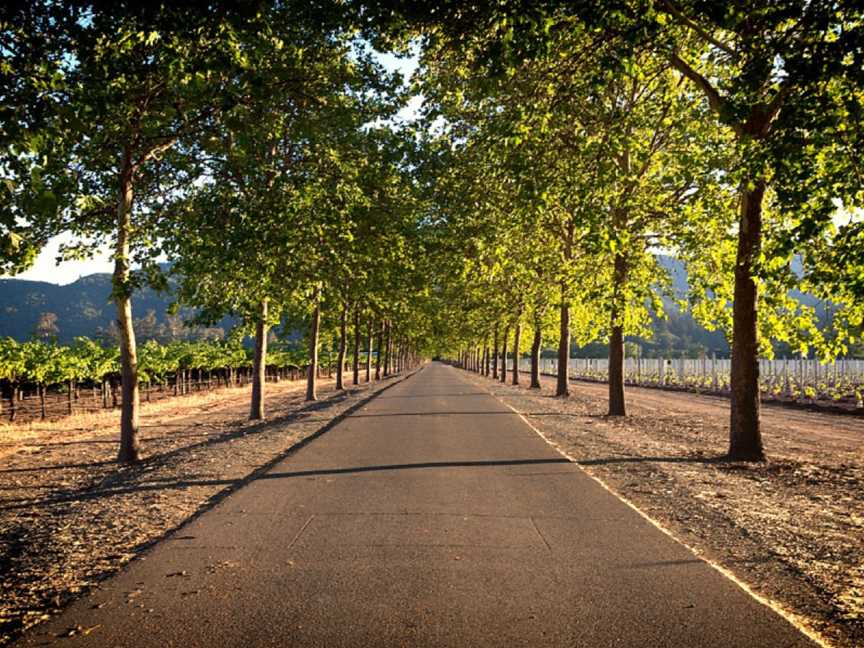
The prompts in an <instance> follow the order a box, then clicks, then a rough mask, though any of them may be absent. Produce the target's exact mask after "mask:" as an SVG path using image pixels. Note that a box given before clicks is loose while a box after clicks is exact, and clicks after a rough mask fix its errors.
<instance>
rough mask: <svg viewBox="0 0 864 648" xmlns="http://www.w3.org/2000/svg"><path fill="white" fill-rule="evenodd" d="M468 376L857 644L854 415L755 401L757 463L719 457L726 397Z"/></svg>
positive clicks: (859, 532) (783, 598) (843, 642)
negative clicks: (759, 421)
mask: <svg viewBox="0 0 864 648" xmlns="http://www.w3.org/2000/svg"><path fill="white" fill-rule="evenodd" d="M472 379H473V380H475V381H476V382H477V384H478V385H479V386H482V387H483V388H486V389H489V390H491V391H492V392H493V393H494V394H496V395H497V396H498V397H499V398H501V399H503V400H504V401H505V402H507V403H509V404H510V405H512V406H513V407H514V408H516V409H517V410H518V411H519V412H521V413H523V414H524V415H525V416H526V417H527V418H528V420H529V421H530V422H531V423H532V424H533V425H535V426H536V427H537V428H538V429H539V430H540V431H541V432H542V433H543V434H544V435H545V436H546V437H547V438H548V439H549V440H550V441H552V442H553V443H555V444H557V445H558V446H559V447H560V448H561V449H562V450H564V451H565V452H567V453H568V454H569V455H570V456H572V457H574V458H575V459H576V460H577V461H578V462H579V463H580V464H581V465H582V466H583V467H584V468H585V469H586V470H587V471H588V472H589V473H591V474H593V475H595V476H596V477H598V478H600V479H601V480H602V481H603V482H604V483H606V484H607V485H608V486H609V487H610V488H611V489H612V490H614V491H616V492H618V493H619V494H621V495H622V496H624V497H625V498H626V499H628V500H630V501H631V502H633V503H634V504H635V505H636V506H637V507H638V508H640V509H641V510H642V511H644V512H645V513H647V514H648V515H649V516H650V517H652V518H653V519H655V520H657V521H659V522H660V523H661V524H662V525H663V526H664V527H666V528H667V529H669V530H670V531H671V532H672V533H673V534H674V535H675V536H676V537H678V538H679V539H681V540H682V541H684V542H685V543H686V544H688V545H689V546H691V547H693V548H694V549H695V550H696V551H697V552H699V553H701V554H702V555H704V556H705V557H707V558H709V559H711V560H712V561H714V562H716V563H718V564H720V565H722V566H723V567H725V568H726V569H728V570H729V571H731V572H732V573H734V574H735V575H736V576H737V577H738V578H739V579H740V580H742V581H744V582H745V583H747V584H748V585H749V586H750V587H751V589H753V590H754V591H755V592H757V593H759V594H760V595H762V596H764V597H766V598H768V599H770V600H773V601H775V602H777V603H778V604H779V606H780V607H781V608H783V609H784V610H786V611H787V612H790V613H792V615H794V616H797V617H798V620H799V621H800V622H801V623H802V624H803V625H805V626H807V627H809V628H810V629H812V630H815V631H816V632H817V633H819V634H820V635H822V637H823V638H825V639H827V642H828V643H829V644H833V645H836V646H842V647H844V648H847V647H850V648H851V647H852V646H864V418H861V417H856V416H850V415H837V414H825V413H814V412H808V411H804V410H799V409H789V408H785V407H783V406H779V405H778V406H770V405H768V406H764V407H763V410H762V411H763V437H764V443H765V448H766V451H767V453H768V455H769V457H770V459H769V461H767V462H766V463H764V464H746V463H735V462H728V461H724V460H723V459H722V455H723V453H724V452H725V450H726V444H727V438H728V416H729V401H728V400H726V399H722V398H716V397H710V396H698V395H694V394H686V393H674V392H661V391H658V390H653V389H639V388H635V387H631V388H628V391H627V400H628V406H629V412H628V416H627V417H623V418H622V417H608V416H606V395H607V391H606V389H607V388H606V386H605V385H602V384H596V383H585V382H574V383H572V385H571V396H570V397H569V398H567V399H561V398H555V397H554V396H553V395H552V394H554V380H553V379H547V378H544V379H543V380H542V383H543V387H542V390H541V391H539V392H538V391H537V390H529V389H527V385H528V384H529V380H528V379H527V377H524V378H523V379H522V383H523V384H522V385H521V386H519V387H513V386H510V385H501V384H500V383H498V382H497V381H492V380H490V379H488V378H484V377H481V376H477V375H472Z"/></svg>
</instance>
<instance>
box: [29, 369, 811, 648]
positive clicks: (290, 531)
mask: <svg viewBox="0 0 864 648" xmlns="http://www.w3.org/2000/svg"><path fill="white" fill-rule="evenodd" d="M73 628H77V631H76V633H75V634H74V635H73V636H71V637H66V638H58V637H59V636H60V635H63V634H65V633H67V631H69V630H70V629H73ZM82 633H86V634H82ZM53 642H59V643H60V645H63V646H79V645H82V646H83V645H86V646H142V647H147V646H154V647H155V646H158V647H160V648H161V647H165V646H183V647H193V646H201V647H205V646H206V647H210V648H212V647H216V646H238V647H239V646H327V647H330V646H351V647H362V646H376V647H377V646H496V647H499V646H568V647H578V646H585V647H592V648H593V647H604V646H617V647H620V646H640V647H642V646H646V647H659V646H685V647H688V648H695V647H697V646H723V647H725V648H728V647H733V646H741V647H747V648H754V647H758V646H770V647H771V648H782V647H788V646H813V645H814V644H813V643H811V642H810V641H809V640H808V639H807V638H806V637H805V636H804V635H802V634H801V633H799V632H798V631H797V630H796V629H795V628H794V627H792V626H791V625H790V624H789V623H788V622H787V621H785V620H784V619H783V618H781V617H780V616H779V615H777V614H776V613H775V612H773V611H772V610H770V609H769V608H767V607H765V606H763V605H761V604H760V603H758V602H757V601H755V600H754V599H752V598H751V597H750V596H749V595H747V594H746V593H745V592H744V591H743V590H741V589H740V588H739V587H737V586H736V585H735V584H734V583H732V582H731V581H729V580H727V579H726V578H725V577H724V576H722V575H721V574H720V573H718V572H717V571H716V570H714V569H712V568H711V567H710V566H709V565H707V564H706V563H704V562H703V561H701V560H700V559H698V558H697V557H696V556H694V555H693V554H692V553H691V552H690V551H689V550H687V549H686V548H684V547H683V546H681V545H679V544H678V543H676V542H675V541H674V540H672V539H671V538H669V537H668V536H666V535H665V534H663V533H662V532H661V531H659V530H658V529H657V528H655V527H654V526H652V525H651V524H650V523H648V522H647V521H646V520H644V519H643V518H642V517H640V516H639V515H638V514H637V513H636V512H635V511H633V510H632V509H630V508H629V507H628V506H626V505H625V504H624V503H623V502H621V501H620V500H618V499H617V498H616V497H615V496H614V495H612V494H611V493H609V492H608V491H606V490H605V489H603V488H602V487H601V486H600V485H598V484H597V483H596V482H594V481H593V480H591V479H590V478H589V477H587V476H586V475H585V474H584V473H583V472H581V471H580V470H579V469H578V468H577V467H576V466H575V465H573V464H571V463H569V462H568V461H567V460H566V459H565V458H564V457H563V456H562V455H560V454H559V453H558V452H557V451H556V450H555V449H553V448H552V447H551V446H549V445H548V444H546V443H545V442H544V441H543V440H542V439H541V438H540V437H539V436H538V435H537V434H536V433H534V432H533V431H532V430H531V429H530V427H528V425H527V424H526V423H525V422H524V421H522V419H521V418H520V417H519V416H517V415H516V414H514V413H513V412H512V411H511V410H509V409H508V408H507V407H505V406H504V405H503V404H501V403H500V402H499V401H497V400H496V399H495V398H493V397H492V396H490V395H489V394H487V393H485V392H482V391H479V390H478V388H477V387H475V386H473V385H471V384H469V383H468V382H466V381H465V380H464V379H463V378H462V377H461V376H460V372H459V371H458V370H456V369H453V368H450V367H446V366H444V365H440V364H435V363H433V364H431V365H428V366H427V367H425V368H424V369H423V370H421V371H420V372H419V373H418V374H416V375H415V376H413V377H412V378H409V379H407V380H406V381H404V382H402V383H399V384H398V385H396V386H394V387H392V388H391V389H388V390H386V391H385V392H383V393H382V394H381V395H380V396H379V397H377V398H375V399H374V400H372V401H371V402H370V403H368V404H367V405H366V406H365V407H364V408H363V409H361V410H359V411H357V412H355V413H354V414H353V415H351V416H350V417H349V418H347V419H345V420H344V421H342V422H341V423H339V424H338V425H337V426H335V427H334V428H333V429H332V430H330V431H329V432H327V433H326V434H325V435H323V436H321V437H320V438H318V439H317V440H315V441H313V442H312V443H310V444H308V445H306V446H305V447H303V448H302V449H300V450H299V451H298V452H296V453H295V454H293V455H292V456H290V457H289V458H288V459H286V460H285V461H284V462H282V463H281V464H279V465H277V466H276V467H274V468H273V470H271V471H270V472H269V473H267V474H266V475H264V476H263V477H262V478H260V479H257V480H255V481H254V482H252V483H251V484H249V485H248V486H246V487H244V488H242V489H240V490H239V491H238V492H236V493H235V494H233V495H231V496H230V497H228V498H226V499H225V500H223V501H222V502H221V503H220V504H219V505H217V506H216V507H214V508H213V509H212V510H210V511H209V512H207V513H205V514H204V515H202V516H200V517H199V518H197V519H196V520H194V521H193V522H191V523H190V524H188V525H186V526H185V527H184V528H182V529H181V530H179V531H178V532H177V533H175V534H174V535H173V536H172V537H171V538H169V539H168V540H165V541H163V542H162V543H160V544H159V545H157V546H156V547H155V548H154V549H153V550H151V551H150V552H148V553H147V554H146V555H145V556H144V559H143V560H136V561H133V563H131V564H130V565H129V566H128V567H127V569H125V570H124V571H123V572H122V573H121V574H119V575H118V576H116V577H114V578H112V579H110V580H108V581H106V582H105V583H104V584H103V585H102V587H101V588H100V589H97V590H94V591H93V592H92V593H91V594H89V595H87V596H85V597H84V598H82V599H80V600H78V601H77V602H76V603H74V604H72V605H71V606H70V607H69V608H68V609H67V610H66V612H65V613H63V614H62V615H60V616H59V617H57V618H56V619H54V620H51V621H49V622H46V623H45V624H42V625H41V626H38V627H37V628H35V629H34V630H33V631H32V632H31V633H30V634H29V635H27V636H25V637H24V638H23V639H22V641H21V642H20V645H44V644H46V643H53Z"/></svg>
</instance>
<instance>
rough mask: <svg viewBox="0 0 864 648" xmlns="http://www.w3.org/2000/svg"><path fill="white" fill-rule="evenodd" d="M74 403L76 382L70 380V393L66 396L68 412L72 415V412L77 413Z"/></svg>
mask: <svg viewBox="0 0 864 648" xmlns="http://www.w3.org/2000/svg"><path fill="white" fill-rule="evenodd" d="M74 403H75V382H74V381H72V380H70V381H69V393H68V394H67V398H66V405H67V408H68V409H67V412H68V414H69V416H72V414H74V413H75V404H74Z"/></svg>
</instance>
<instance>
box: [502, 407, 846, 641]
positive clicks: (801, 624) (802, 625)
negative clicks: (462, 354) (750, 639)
mask: <svg viewBox="0 0 864 648" xmlns="http://www.w3.org/2000/svg"><path fill="white" fill-rule="evenodd" d="M486 393H487V394H489V395H490V396H491V397H492V398H494V399H495V400H497V401H498V402H499V403H501V404H502V405H504V406H505V407H507V408H509V409H510V410H512V411H513V413H515V414H516V415H517V416H518V417H519V418H521V419H522V421H524V423H525V425H527V426H528V427H529V428H530V429H531V430H533V431H534V432H535V433H536V434H537V435H538V436H539V437H540V438H541V439H543V440H544V441H545V442H546V443H548V444H549V445H550V446H552V447H553V448H555V450H556V451H557V452H558V453H560V454H562V455H563V456H565V457H567V459H569V460H570V461H571V462H572V463H574V464H575V465H576V466H577V467H578V468H579V470H581V471H582V472H583V473H584V474H585V475H586V476H588V477H589V478H590V479H593V480H594V481H595V482H597V483H598V484H600V486H602V487H603V488H604V489H605V490H606V491H608V492H609V493H611V494H612V495H613V496H615V497H616V498H618V499H619V500H620V501H622V502H624V504H626V505H627V506H629V507H630V508H631V509H633V510H634V511H636V513H638V514H639V515H640V516H642V518H644V519H645V520H646V521H648V522H649V523H650V524H651V525H652V526H654V527H655V528H657V529H659V530H660V531H661V532H663V533H665V534H666V535H667V536H668V537H670V538H672V539H673V540H674V541H675V542H677V543H678V544H680V545H681V546H683V547H684V548H686V549H687V550H688V551H690V552H691V553H692V554H693V555H695V556H696V557H697V558H699V559H700V560H701V561H703V562H704V563H706V564H707V565H709V566H711V567H713V568H714V569H715V570H716V571H717V572H719V573H720V574H722V575H723V576H725V577H726V578H728V579H729V580H730V581H732V582H733V583H735V585H737V586H738V587H739V588H741V589H742V590H744V592H746V593H747V594H749V595H750V596H751V597H752V598H753V599H755V600H756V601H757V602H759V603H761V604H762V605H764V606H765V607H767V608H769V609H771V610H773V611H774V612H776V613H777V614H778V615H780V616H781V617H783V619H785V620H786V621H787V623H789V624H790V625H791V626H792V627H794V628H795V629H796V630H798V631H799V632H801V633H802V634H804V635H805V636H806V637H807V638H809V639H810V640H812V641H813V642H815V643H816V644H817V645H819V646H822V647H823V648H836V647H835V644H833V643H831V641H830V640H829V639H828V638H827V637H825V636H824V635H822V634H821V633H820V632H819V631H818V630H816V629H814V628H812V627H810V625H809V621H808V619H806V618H805V617H803V616H801V615H799V614H796V613H795V612H792V611H790V610H787V609H786V608H785V607H783V606H782V605H781V604H780V603H778V602H777V601H775V600H773V599H770V598H768V597H766V596H763V595H761V594H759V593H758V592H755V591H754V590H753V589H752V588H751V587H750V586H749V585H748V584H747V583H745V582H744V581H742V580H741V579H740V578H738V577H737V576H736V575H735V574H734V573H732V572H731V571H730V570H729V569H727V568H726V567H724V566H723V565H720V564H719V563H716V562H714V561H713V560H711V559H710V558H708V557H706V556H705V555H703V554H702V553H701V551H699V550H698V549H697V548H695V547H693V546H691V545H689V544H687V543H686V542H685V541H684V540H682V539H681V538H679V537H678V536H676V535H675V534H674V533H673V532H672V531H670V530H669V529H667V528H666V527H665V526H663V524H662V523H661V522H659V521H657V520H655V519H654V518H652V517H651V516H650V515H648V514H647V513H645V512H644V511H642V509H640V508H639V507H638V506H636V505H635V504H634V503H633V502H631V501H630V500H629V499H627V498H626V497H624V496H623V495H621V494H620V493H618V492H617V491H615V490H613V489H612V488H611V487H610V486H609V485H608V484H607V483H606V482H604V481H603V480H602V479H600V478H599V477H597V476H596V475H593V474H592V473H590V472H589V471H588V470H586V469H585V467H584V466H582V465H581V464H580V463H579V461H578V460H577V459H576V458H575V457H573V456H572V455H570V454H569V453H568V452H567V451H566V450H564V449H563V448H562V447H561V446H560V445H558V444H557V443H555V442H554V441H552V440H551V439H550V438H549V437H547V436H546V435H545V434H544V433H543V432H541V431H540V429H539V428H537V427H536V426H535V425H534V424H533V423H531V421H529V420H528V419H527V418H526V417H525V415H524V414H523V413H522V412H520V411H519V410H517V409H516V408H515V407H513V406H512V405H510V403H507V402H505V401H504V400H503V399H502V398H499V397H498V395H497V394H493V393H492V392H491V391H489V390H486Z"/></svg>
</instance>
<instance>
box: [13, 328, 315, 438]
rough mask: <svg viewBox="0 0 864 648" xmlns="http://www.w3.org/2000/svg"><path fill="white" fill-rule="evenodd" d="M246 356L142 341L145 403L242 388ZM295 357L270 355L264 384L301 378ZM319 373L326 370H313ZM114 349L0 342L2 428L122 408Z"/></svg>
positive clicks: (80, 342)
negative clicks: (5, 424) (223, 388)
mask: <svg viewBox="0 0 864 648" xmlns="http://www.w3.org/2000/svg"><path fill="white" fill-rule="evenodd" d="M253 360H254V359H253V356H252V353H251V350H250V349H247V348H245V347H243V346H242V345H241V344H238V343H232V342H222V341H199V342H186V341H179V342H172V343H170V344H164V345H163V344H159V343H158V342H155V341H152V340H151V341H148V342H147V343H145V344H144V345H142V346H141V348H140V351H139V356H138V363H139V364H138V372H139V374H138V375H139V380H140V381H141V384H142V397H143V400H144V401H145V402H149V401H155V400H159V399H162V398H168V397H173V396H182V395H186V394H191V393H197V392H203V391H210V390H213V389H217V388H220V387H231V386H244V385H247V384H250V383H251V382H252V380H253V375H252V368H253V364H254V362H253ZM302 363H305V359H304V358H303V356H302V353H299V354H298V352H297V351H287V350H279V349H275V350H271V351H270V352H269V353H268V356H267V365H266V374H265V380H266V381H269V382H275V383H278V382H279V381H280V380H299V379H301V378H304V377H305V366H304V364H302ZM320 371H326V372H327V375H330V373H331V372H332V367H331V366H330V365H328V366H327V367H322V368H320ZM120 387H121V374H120V365H119V349H118V348H117V347H105V346H102V345H100V344H99V343H97V342H95V341H93V340H90V339H88V338H83V337H81V338H77V339H76V340H75V343H74V344H72V345H69V346H61V345H58V344H55V343H51V342H43V341H38V340H31V341H28V342H24V343H18V342H16V341H15V340H12V339H11V338H6V339H2V340H0V393H2V400H0V418H4V419H6V420H8V421H9V422H18V423H22V422H27V421H30V420H35V419H43V420H44V419H55V418H61V417H63V416H69V415H72V414H74V413H78V412H86V411H96V410H101V409H115V408H118V407H119V406H120V405H121V404H122V401H121V399H122V390H121V389H120Z"/></svg>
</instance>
